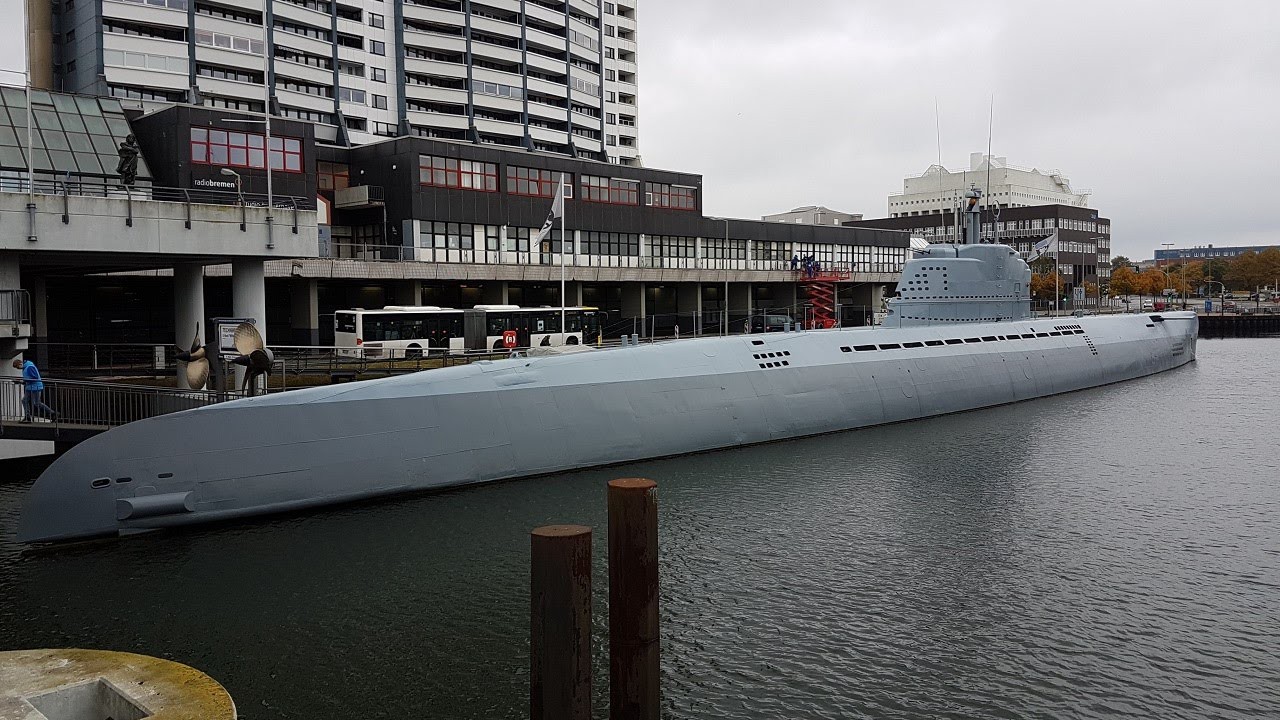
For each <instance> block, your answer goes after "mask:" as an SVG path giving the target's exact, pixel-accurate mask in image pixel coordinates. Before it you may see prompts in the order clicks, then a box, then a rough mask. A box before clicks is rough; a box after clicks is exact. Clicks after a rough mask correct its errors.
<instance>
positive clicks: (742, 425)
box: [18, 312, 1197, 542]
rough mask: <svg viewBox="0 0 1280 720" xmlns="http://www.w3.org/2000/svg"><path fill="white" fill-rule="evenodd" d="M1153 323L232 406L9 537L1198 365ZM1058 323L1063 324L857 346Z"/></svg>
mask: <svg viewBox="0 0 1280 720" xmlns="http://www.w3.org/2000/svg"><path fill="white" fill-rule="evenodd" d="M1152 317H1153V316H1150V315H1117V316H1102V317H1084V318H1057V319H1049V318H1038V319H1035V320H1027V321H1014V322H1000V323H989V324H981V323H971V324H957V325H953V326H948V327H943V326H927V327H908V328H858V329H847V330H823V331H810V332H800V333H772V334H768V335H739V336H731V337H723V338H721V337H713V338H702V339H697V340H685V341H679V342H667V343H656V344H652V345H641V346H638V347H626V348H620V349H615V350H604V351H593V352H582V353H576V354H570V355H559V356H547V357H536V358H524V359H516V360H502V361H495V362H480V363H475V364H472V365H468V366H462V367H454V368H446V369H441V370H432V371H427V372H422V373H417V374H413V375H407V376H401V377H394V378H387V379H384V380H375V381H368V382H361V383H353V384H347V385H342V386H335V387H324V388H312V389H307V390H297V391H292V392H288V393H281V394H277V395H272V396H268V397H260V398H251V399H245V400H238V401H235V402H230V403H225V404H221V405H216V406H211V407H205V408H199V409H196V410H189V411H185V412H181V413H176V414H173V415H166V416H161V417H157V418H152V419H149V420H143V421H140V422H135V423H131V424H129V425H125V426H123V427H119V428H116V429H114V430H111V431H110V432H107V433H104V434H102V435H100V436H97V437H95V438H92V439H90V440H88V441H86V442H84V443H82V444H80V445H78V446H77V447H75V448H73V449H72V450H71V451H70V452H68V453H67V454H66V455H64V456H63V457H61V458H59V459H58V460H57V461H56V462H55V463H53V465H51V466H50V467H49V468H48V469H47V470H46V471H45V472H44V474H43V475H41V476H40V478H39V479H38V480H37V481H36V483H35V484H34V486H33V487H32V488H31V491H30V493H29V494H28V497H27V499H26V504H25V507H24V508H23V513H22V516H21V519H20V522H19V528H18V539H19V540H21V541H25V542H37V541H54V540H65V539H73V538H82V537H91V536H101V535H112V534H117V533H129V532H135V531H141V530H148V529H154V528H161V527H167V526H174V525H185V524H192V523H200V522H208V521H212V520H219V519H226V518H234V517H241V516H248V515H258V514H263V513H272V512H281V511H287V510H296V509H299V508H307V507H314V506H321V505H328V504H333V503H339V502H346V501H351V500H357V499H361V498H368V497H374V496H380V495H389V494H393V493H400V492H407V491H413V490H424V489H430V488H443V487H449V486H457V485H464V484H468V483H477V482H486V481H491V480H499V479H505V478H515V477H522V476H529V475H537V474H543V473H552V472H560V471H565V470H574V469H579V468H587V467H594V466H600V465H608V464H613V463H621V462H628V461H634V460H642V459H645V458H653V457H660V456H667V455H676V454H682V453H691V452H698V451H704V450H712V449H717V448H729V447H737V446H741V445H748V444H752V443H760V442H768V441H774V440H782V439H787V438H795V437H802V436H805V435H813V434H818V433H825V432H832V431H837V430H845V429H852V428H859V427H867V426H871V425H878V424H882V423H890V422H899V421H903V420H912V419H916V418H923V417H929V416H933V415H941V414H945V413H953V412H959V411H964V410H972V409H975V408H981V407H988V406H992V405H1000V404H1004V403H1011V402H1017V401H1020V400H1027V399H1031V398H1037V397H1044V396H1047V395H1054V394H1057V393H1063V392H1069V391H1073V390H1080V389H1083V388H1088V387H1094V386H1098V385H1105V384H1108V383H1114V382H1120V381H1124V380H1129V379H1133V378H1137V377H1142V376H1145V375H1150V374H1153V373H1158V372H1161V371H1164V370H1169V369H1171V368H1174V367H1177V366H1179V365H1182V364H1184V363H1187V362H1189V361H1191V360H1193V359H1194V357H1195V343H1196V329H1197V328H1196V318H1195V314H1194V313H1187V312H1176V313H1164V314H1162V315H1161V316H1159V317H1160V318H1161V319H1162V321H1154V320H1153V319H1152ZM1055 327H1057V328H1070V332H1071V334H1064V335H1060V336H1050V337H1035V338H1031V339H1021V338H1019V339H1016V340H1012V339H1010V340H992V341H985V342H974V343H963V344H947V345H941V346H933V347H928V346H926V347H922V348H917V349H887V350H875V351H861V352H859V351H853V348H854V347H856V346H866V345H870V344H873V343H874V344H877V345H879V344H888V343H898V344H901V343H908V342H926V341H930V340H948V339H951V340H955V339H960V340H963V339H965V338H970V339H973V338H978V339H980V338H983V337H1007V336H1009V335H1013V334H1017V335H1019V336H1020V335H1023V334H1034V333H1036V332H1048V331H1055V332H1056V330H1054V328H1055ZM1076 328H1078V329H1081V330H1083V334H1076V333H1075V332H1074V329H1076ZM757 343H759V344H757ZM842 348H849V349H850V350H849V351H845V350H842ZM770 354H772V355H770ZM784 363H785V364H784ZM769 364H773V366H772V367H770V366H768V365H769ZM762 366H765V367H762ZM104 480H105V482H104ZM95 481H96V482H95ZM95 485H96V486H97V487H95Z"/></svg>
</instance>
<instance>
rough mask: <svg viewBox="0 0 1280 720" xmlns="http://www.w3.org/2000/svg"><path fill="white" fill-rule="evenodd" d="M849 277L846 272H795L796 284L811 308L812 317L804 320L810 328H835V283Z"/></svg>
mask: <svg viewBox="0 0 1280 720" xmlns="http://www.w3.org/2000/svg"><path fill="white" fill-rule="evenodd" d="M850 277H851V275H850V273H849V271H848V270H826V269H824V270H819V271H818V272H816V273H814V274H813V275H810V274H808V273H807V272H805V271H804V270H799V271H797V272H796V282H797V283H799V285H800V287H801V288H802V289H803V290H804V297H805V300H807V301H808V302H809V304H810V305H811V306H812V307H813V317H812V319H810V318H805V320H806V322H805V324H806V325H807V326H809V327H811V328H815V329H817V328H833V327H835V326H836V283H838V282H841V281H844V280H848V279H849V278H850Z"/></svg>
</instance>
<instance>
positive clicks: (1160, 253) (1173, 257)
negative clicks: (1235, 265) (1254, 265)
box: [1153, 245, 1275, 267]
mask: <svg viewBox="0 0 1280 720" xmlns="http://www.w3.org/2000/svg"><path fill="white" fill-rule="evenodd" d="M1273 247H1275V246H1274V245H1245V246H1237V247H1214V246H1213V245H1204V246H1197V247H1189V248H1165V249H1163V250H1156V251H1155V262H1154V263H1153V266H1154V267H1164V266H1165V265H1180V264H1182V263H1187V262H1196V261H1205V260H1232V259H1235V258H1237V257H1239V256H1241V255H1244V254H1245V253H1249V252H1254V253H1260V252H1263V251H1265V250H1270V249H1271V248H1273Z"/></svg>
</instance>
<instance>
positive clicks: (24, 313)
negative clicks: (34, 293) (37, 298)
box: [0, 290, 31, 334]
mask: <svg viewBox="0 0 1280 720" xmlns="http://www.w3.org/2000/svg"><path fill="white" fill-rule="evenodd" d="M0 324H4V325H9V326H11V327H13V328H15V333H14V334H16V328H17V326H18V325H29V324H31V295H30V294H29V293H28V292H27V291H26V290H0Z"/></svg>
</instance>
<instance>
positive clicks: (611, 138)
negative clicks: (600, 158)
mask: <svg viewBox="0 0 1280 720" xmlns="http://www.w3.org/2000/svg"><path fill="white" fill-rule="evenodd" d="M604 144H605V145H617V144H618V136H617V135H605V136H604Z"/></svg>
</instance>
